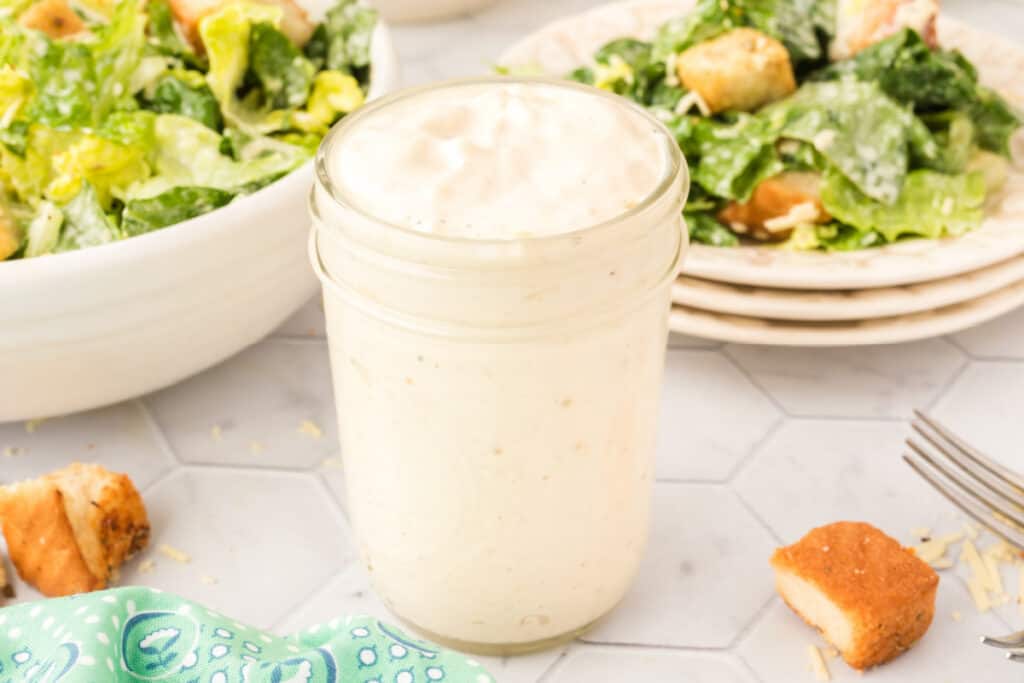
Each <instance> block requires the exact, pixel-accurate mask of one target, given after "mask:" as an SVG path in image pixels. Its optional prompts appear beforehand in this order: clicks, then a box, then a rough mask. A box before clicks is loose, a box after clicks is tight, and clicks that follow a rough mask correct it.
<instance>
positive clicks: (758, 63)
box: [569, 0, 1022, 251]
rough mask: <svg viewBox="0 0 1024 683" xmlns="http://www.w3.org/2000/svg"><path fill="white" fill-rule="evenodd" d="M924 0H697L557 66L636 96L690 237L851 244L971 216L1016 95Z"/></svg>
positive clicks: (997, 169) (954, 228)
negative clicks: (674, 150)
mask: <svg viewBox="0 0 1024 683" xmlns="http://www.w3.org/2000/svg"><path fill="white" fill-rule="evenodd" d="M937 15H938V4H937V2H936V1H935V0H874V1H873V2H865V1H864V0H699V1H698V2H697V4H696V6H695V8H694V9H693V10H692V11H691V12H689V13H687V14H685V15H683V16H680V17H678V18H675V19H672V20H669V21H668V22H666V23H664V24H663V25H661V26H660V28H659V29H658V30H657V32H656V34H655V35H654V37H653V39H652V40H649V41H645V40H639V39H636V38H632V37H624V38H620V39H617V40H613V41H611V42H609V43H607V44H606V45H604V46H603V47H602V48H601V49H600V50H598V51H597V53H596V54H595V55H594V57H593V60H592V63H591V64H589V65H587V66H583V67H580V68H578V69H576V70H575V71H573V72H572V73H571V74H570V75H569V77H570V78H572V79H573V80H576V81H580V82H583V83H588V84H591V85H594V86H597V87H599V88H603V89H606V90H610V91H612V92H615V93H618V94H620V95H622V96H624V97H628V98H630V99H631V100H633V101H635V102H637V103H639V104H641V105H643V106H645V107H647V108H648V109H649V110H651V111H652V112H653V113H654V114H655V115H656V116H657V117H658V118H659V119H660V120H662V121H663V122H664V123H665V124H666V125H667V126H668V128H669V129H670V130H671V131H672V133H673V134H674V136H675V138H676V140H677V141H678V143H679V145H680V147H681V148H682V150H683V152H684V153H685V155H686V158H687V160H688V162H689V164H690V169H691V174H692V180H693V184H692V190H691V194H690V197H689V200H688V202H687V206H686V218H687V224H688V226H689V229H690V235H691V238H692V240H693V241H694V242H698V243H702V244H707V245H711V246H718V247H731V246H736V245H739V244H741V243H743V242H746V243H757V244H775V245H780V246H782V247H784V248H788V249H794V250H821V251H850V250H857V249H865V248H869V247H876V246H881V245H885V244H890V243H893V242H897V241H900V240H904V239H909V238H940V237H946V236H958V235H962V234H964V233H966V232H968V231H971V230H973V229H975V228H977V227H978V226H980V225H981V222H982V220H983V219H984V216H985V211H986V205H987V202H989V201H991V200H992V199H993V198H995V197H996V196H997V195H998V192H999V190H1000V188H1001V186H1002V184H1003V183H1005V181H1006V178H1007V175H1008V173H1009V168H1010V165H1009V159H1010V147H1011V145H1010V143H1011V137H1012V136H1013V134H1014V133H1015V132H1016V131H1017V129H1018V128H1019V127H1020V125H1021V122H1022V119H1021V115H1020V114H1019V113H1018V111H1017V110H1016V109H1015V108H1014V107H1013V106H1011V105H1010V104H1009V103H1008V102H1007V101H1006V100H1005V99H1004V98H1003V97H1002V96H1001V95H1000V94H999V93H997V92H995V91H994V90H991V89H989V88H987V87H985V86H984V85H982V84H981V83H980V81H979V77H978V72H977V70H976V68H975V67H974V65H973V64H972V63H971V62H970V61H968V60H967V59H966V58H965V57H964V56H963V55H962V54H961V53H959V52H958V51H956V50H946V49H943V48H942V47H941V46H940V45H938V43H937V32H936V19H937Z"/></svg>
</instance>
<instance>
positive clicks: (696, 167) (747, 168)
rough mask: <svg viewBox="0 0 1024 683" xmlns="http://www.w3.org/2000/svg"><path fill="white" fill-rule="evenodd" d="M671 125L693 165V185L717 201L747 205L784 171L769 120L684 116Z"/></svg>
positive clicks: (744, 116)
mask: <svg viewBox="0 0 1024 683" xmlns="http://www.w3.org/2000/svg"><path fill="white" fill-rule="evenodd" d="M667 125H668V127H669V130H671V131H672V132H673V134H674V135H675V137H676V140H677V141H678V142H679V144H680V147H681V148H682V150H683V153H684V154H685V155H686V158H687V160H688V161H689V163H690V170H691V173H692V176H693V181H694V182H695V183H696V184H697V185H699V186H700V187H702V188H703V189H704V190H706V191H707V192H709V193H710V194H712V195H715V196H716V197H722V198H725V199H735V200H738V201H746V200H748V199H750V195H751V194H752V193H753V191H754V188H755V187H756V186H757V184H758V183H760V182H761V181H762V180H764V179H765V178H770V177H771V176H773V175H776V174H777V173H780V172H781V171H782V162H781V161H780V160H779V156H778V154H777V152H776V151H775V141H776V139H777V138H778V133H777V131H776V130H775V129H773V128H772V126H771V125H770V124H769V122H768V121H767V120H766V119H763V118H760V117H756V116H751V115H749V114H739V115H737V116H736V117H735V120H734V121H732V122H721V121H718V120H715V119H705V118H700V117H691V116H682V117H679V118H677V119H675V120H673V121H669V122H668V124H667Z"/></svg>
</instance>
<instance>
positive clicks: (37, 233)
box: [25, 201, 64, 258]
mask: <svg viewBox="0 0 1024 683" xmlns="http://www.w3.org/2000/svg"><path fill="white" fill-rule="evenodd" d="M62 225H64V214H63V213H62V212H61V210H60V209H59V208H57V205H56V204H54V203H53V202H47V201H42V202H39V207H38V208H37V209H36V213H35V215H34V216H33V217H32V220H31V221H30V222H29V224H28V230H27V231H26V233H27V244H26V245H25V258H32V257H35V256H42V255H44V254H49V253H50V252H51V251H53V250H54V249H56V248H57V240H58V239H60V228H61V226H62Z"/></svg>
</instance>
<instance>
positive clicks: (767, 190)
mask: <svg viewBox="0 0 1024 683" xmlns="http://www.w3.org/2000/svg"><path fill="white" fill-rule="evenodd" d="M831 219H832V217H831V216H830V215H829V214H828V211H826V210H825V207H824V206H823V205H822V203H821V175H820V174H818V173H813V172H804V171H791V172H787V173H780V174H779V175H777V176H773V177H771V178H768V179H767V180H763V181H761V183H760V184H759V185H758V186H757V187H756V188H754V193H753V194H752V195H751V196H750V199H748V200H747V201H745V202H730V203H729V204H727V205H726V206H725V207H724V208H723V209H722V210H721V211H719V212H718V220H720V221H721V222H723V223H725V224H726V225H731V226H734V229H736V230H737V231H738V232H740V233H743V234H750V235H751V236H752V237H755V238H757V239H761V240H782V239H786V238H788V237H789V235H790V234H791V233H792V232H793V229H794V228H795V227H797V225H800V224H806V223H811V224H824V223H828V222H829V221H830V220H831Z"/></svg>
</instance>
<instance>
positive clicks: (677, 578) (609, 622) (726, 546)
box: [583, 484, 775, 648]
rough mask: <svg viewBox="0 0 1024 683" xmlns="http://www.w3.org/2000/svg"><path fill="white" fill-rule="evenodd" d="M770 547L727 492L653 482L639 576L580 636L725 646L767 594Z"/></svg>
mask: <svg viewBox="0 0 1024 683" xmlns="http://www.w3.org/2000/svg"><path fill="white" fill-rule="evenodd" d="M774 547H775V542H774V540H773V539H772V537H771V536H770V535H769V533H768V532H767V531H766V530H765V529H764V527H763V526H762V525H761V523H760V522H759V521H758V520H757V519H756V518H755V517H754V516H753V515H751V514H750V512H749V511H748V510H747V509H746V508H745V507H744V506H743V504H742V503H741V502H740V501H739V500H738V499H737V498H736V496H735V494H734V493H733V492H732V491H730V490H728V489H726V488H723V487H718V486H706V485H696V484H656V485H655V488H654V519H653V529H652V530H651V536H650V540H649V543H648V549H647V555H646V557H645V558H644V561H643V564H642V565H641V568H640V576H639V578H638V579H637V581H636V583H635V584H634V585H633V588H632V589H631V590H630V592H629V593H628V594H627V595H626V598H625V599H624V600H623V601H622V604H621V605H620V606H619V608H618V609H617V610H616V611H614V612H613V613H612V614H611V615H610V616H609V617H608V618H607V619H605V620H604V621H602V622H601V623H599V624H598V625H597V626H595V627H594V629H593V630H592V631H591V632H590V633H588V634H586V635H585V636H584V637H583V639H584V640H585V641H586V642H592V643H605V644H628V645H650V646H663V647H700V648H726V647H728V646H729V645H730V644H731V643H732V642H733V641H734V640H735V639H736V638H737V637H738V636H739V635H740V633H741V632H742V631H743V629H744V627H746V626H747V624H749V623H750V621H751V620H752V619H753V618H754V616H755V615H756V614H757V613H758V611H759V610H761V608H762V607H763V606H764V605H765V603H766V602H767V601H768V599H769V597H771V594H772V587H771V581H770V576H769V573H768V572H767V571H764V567H765V566H766V562H767V558H768V557H769V556H770V555H771V552H772V549H773V548H774ZM759 569H760V570H761V571H758V570H759ZM751 570H753V571H751ZM741 575H742V576H743V577H744V579H743V580H739V577H740V576H741Z"/></svg>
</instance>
